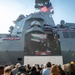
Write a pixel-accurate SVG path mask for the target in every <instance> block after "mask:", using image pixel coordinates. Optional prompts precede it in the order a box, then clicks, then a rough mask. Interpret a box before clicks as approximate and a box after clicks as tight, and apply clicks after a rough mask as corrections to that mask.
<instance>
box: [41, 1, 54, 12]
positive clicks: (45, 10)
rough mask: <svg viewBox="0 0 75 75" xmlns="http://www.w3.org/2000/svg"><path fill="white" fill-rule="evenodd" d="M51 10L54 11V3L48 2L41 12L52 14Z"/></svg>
mask: <svg viewBox="0 0 75 75" xmlns="http://www.w3.org/2000/svg"><path fill="white" fill-rule="evenodd" d="M51 9H53V6H52V3H51V2H48V3H47V4H46V5H45V6H43V7H42V8H41V11H43V12H50V11H51Z"/></svg>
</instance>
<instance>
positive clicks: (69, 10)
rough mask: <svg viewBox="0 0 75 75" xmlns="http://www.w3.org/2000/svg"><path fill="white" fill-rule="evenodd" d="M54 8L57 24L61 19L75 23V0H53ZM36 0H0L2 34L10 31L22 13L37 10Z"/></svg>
mask: <svg viewBox="0 0 75 75" xmlns="http://www.w3.org/2000/svg"><path fill="white" fill-rule="evenodd" d="M51 3H52V5H53V8H54V14H53V19H54V22H55V24H56V25H57V24H59V23H60V21H61V20H65V22H70V23H75V8H74V7H75V0H51ZM34 5H35V0H0V34H2V33H3V34H4V33H9V32H8V30H9V27H10V26H14V23H13V21H15V20H16V19H17V17H18V16H19V15H20V14H24V15H29V14H30V13H33V12H37V11H38V10H36V9H35V8H34Z"/></svg>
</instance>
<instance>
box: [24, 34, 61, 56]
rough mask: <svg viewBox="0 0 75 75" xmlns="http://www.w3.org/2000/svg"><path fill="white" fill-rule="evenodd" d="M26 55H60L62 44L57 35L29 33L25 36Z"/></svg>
mask: <svg viewBox="0 0 75 75" xmlns="http://www.w3.org/2000/svg"><path fill="white" fill-rule="evenodd" d="M24 51H25V55H27V56H50V55H60V54H61V50H60V42H59V40H58V38H57V35H56V34H41V33H28V34H26V36H25V48H24Z"/></svg>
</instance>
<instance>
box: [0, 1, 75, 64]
mask: <svg viewBox="0 0 75 75" xmlns="http://www.w3.org/2000/svg"><path fill="white" fill-rule="evenodd" d="M49 2H50V1H49V0H35V8H37V9H41V8H43V7H44V6H45V5H46V4H47V3H49ZM52 15H53V11H50V12H49V11H47V12H45V11H41V10H40V11H38V12H34V13H31V14H29V15H26V16H24V15H23V14H21V15H20V16H19V17H18V18H17V20H16V21H14V23H15V26H14V27H13V26H10V30H9V32H10V33H9V34H3V35H2V34H1V35H0V64H16V63H17V62H20V63H22V64H31V63H32V64H35V63H36V64H43V63H44V62H47V61H51V62H52V63H64V64H65V63H68V62H71V61H74V62H75V23H67V22H65V21H64V20H61V21H60V24H57V25H56V24H55V22H54V20H53V18H52Z"/></svg>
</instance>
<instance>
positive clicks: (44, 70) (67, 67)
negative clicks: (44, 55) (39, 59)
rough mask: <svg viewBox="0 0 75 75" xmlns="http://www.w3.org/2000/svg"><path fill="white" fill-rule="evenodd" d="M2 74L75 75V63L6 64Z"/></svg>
mask: <svg viewBox="0 0 75 75" xmlns="http://www.w3.org/2000/svg"><path fill="white" fill-rule="evenodd" d="M1 75H75V64H74V63H73V62H72V63H67V64H64V65H62V66H61V65H56V64H52V63H51V62H47V63H46V64H44V65H43V66H40V65H39V64H34V65H32V66H31V65H30V64H26V65H21V64H20V63H17V64H16V65H7V66H4V69H3V74H1Z"/></svg>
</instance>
